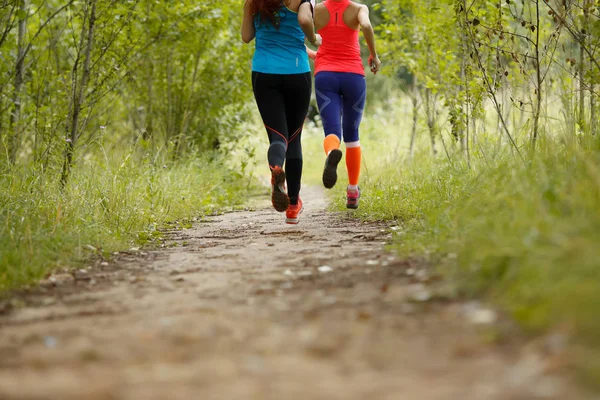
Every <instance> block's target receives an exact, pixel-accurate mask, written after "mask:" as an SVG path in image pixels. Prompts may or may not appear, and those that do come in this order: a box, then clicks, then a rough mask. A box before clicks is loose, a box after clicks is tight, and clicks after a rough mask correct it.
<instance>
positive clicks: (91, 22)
mask: <svg viewBox="0 0 600 400" xmlns="http://www.w3.org/2000/svg"><path fill="white" fill-rule="evenodd" d="M87 4H88V7H87V8H86V15H85V16H84V21H86V20H87V21H88V25H87V34H86V33H85V28H86V26H85V24H84V26H83V29H82V33H81V34H82V40H81V42H80V43H83V37H84V35H86V40H85V42H86V46H85V55H84V57H85V60H84V62H83V71H82V73H81V79H80V80H79V83H77V73H78V61H77V60H76V61H75V65H74V67H73V73H74V75H75V78H74V81H75V87H74V88H73V94H74V98H73V100H72V110H71V116H70V117H71V118H70V120H71V121H70V123H68V124H67V146H66V150H65V159H64V163H63V170H62V174H61V183H62V185H63V186H64V185H65V184H66V183H67V180H68V178H69V174H70V172H71V168H72V166H73V155H74V152H75V146H76V144H77V139H78V138H79V119H80V114H81V107H82V105H83V103H84V101H85V92H86V89H87V85H88V81H89V78H90V67H91V60H92V48H93V45H94V27H95V22H96V0H88V3H87ZM80 51H82V48H81V47H80V50H79V52H80ZM78 58H79V57H78Z"/></svg>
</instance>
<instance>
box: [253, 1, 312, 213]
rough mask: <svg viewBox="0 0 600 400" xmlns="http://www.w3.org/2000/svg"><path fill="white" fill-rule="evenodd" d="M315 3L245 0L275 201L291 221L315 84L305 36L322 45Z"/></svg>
mask: <svg viewBox="0 0 600 400" xmlns="http://www.w3.org/2000/svg"><path fill="white" fill-rule="evenodd" d="M313 7H314V1H311V0H245V4H244V18H243V20H242V40H243V41H244V42H246V43H250V42H251V41H252V40H254V39H256V47H255V51H254V58H253V60H252V89H253V91H254V98H255V99H256V105H257V106H258V111H259V112H260V116H261V117H262V120H263V123H264V125H265V130H266V131H267V135H268V137H269V144H270V145H269V150H268V152H267V160H268V161H269V167H270V169H271V202H272V203H273V207H274V208H275V210H277V211H280V212H284V211H285V216H286V219H285V222H286V223H288V224H297V223H298V220H299V218H298V216H299V214H300V213H301V212H302V200H301V199H300V186H301V184H300V183H301V180H302V166H303V160H302V143H301V137H302V128H303V126H304V121H305V119H306V114H307V113H308V105H309V103H310V94H311V88H312V80H311V73H310V65H309V64H308V54H307V53H306V47H305V46H304V41H305V39H308V41H309V42H310V43H312V44H313V45H316V46H319V45H320V44H321V37H320V35H318V34H316V33H315V27H314V24H313V15H312V13H313ZM286 183H287V189H286Z"/></svg>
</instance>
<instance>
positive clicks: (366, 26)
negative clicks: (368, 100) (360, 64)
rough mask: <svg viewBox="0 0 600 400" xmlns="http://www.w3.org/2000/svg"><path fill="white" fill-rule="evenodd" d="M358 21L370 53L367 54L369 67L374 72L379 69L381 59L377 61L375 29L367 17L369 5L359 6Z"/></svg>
mask: <svg viewBox="0 0 600 400" xmlns="http://www.w3.org/2000/svg"><path fill="white" fill-rule="evenodd" d="M358 23H359V24H360V29H361V30H362V32H363V35H364V37H365V40H366V41H367V46H368V47H369V52H370V53H371V55H370V56H369V67H371V71H372V72H373V73H374V74H376V73H377V71H379V65H380V64H381V61H379V57H378V56H377V49H376V48H375V31H374V30H373V26H372V25H371V20H370V19H369V7H367V6H365V5H363V6H361V7H360V10H359V11H358Z"/></svg>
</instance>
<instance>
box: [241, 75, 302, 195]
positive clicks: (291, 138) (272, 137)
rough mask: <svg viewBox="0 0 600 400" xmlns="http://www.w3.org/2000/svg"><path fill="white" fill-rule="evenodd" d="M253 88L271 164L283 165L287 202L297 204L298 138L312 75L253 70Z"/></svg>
mask: <svg viewBox="0 0 600 400" xmlns="http://www.w3.org/2000/svg"><path fill="white" fill-rule="evenodd" d="M252 89H253V90H254V98H255V99H256V104H257V105H258V110H259V111H260V115H261V117H262V120H263V123H264V124H265V128H266V129H267V135H268V136H269V143H270V144H271V145H270V146H269V151H268V153H267V157H268V160H269V166H270V167H275V166H279V167H283V164H284V161H285V175H286V179H287V186H288V196H289V197H290V204H294V205H295V204H297V203H298V195H299V193H300V180H301V179H302V143H301V141H300V137H301V135H302V128H303V126H304V120H305V119H306V115H307V114H308V106H309V103H310V93H311V90H312V86H311V75H310V72H307V73H305V74H290V75H279V74H263V73H261V72H252Z"/></svg>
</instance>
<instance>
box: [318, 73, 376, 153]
mask: <svg viewBox="0 0 600 400" xmlns="http://www.w3.org/2000/svg"><path fill="white" fill-rule="evenodd" d="M315 93H316V95H317V104H318V105H319V112H320V113H321V120H322V121H323V130H324V131H325V136H327V135H331V134H334V135H336V136H337V137H338V138H340V140H341V139H342V133H343V137H344V142H346V143H354V142H358V127H359V125H360V121H361V120H362V115H363V110H364V108H365V100H366V97H367V83H366V81H365V77H364V76H362V75H359V74H353V73H349V72H327V71H324V72H319V73H318V74H317V75H316V76H315ZM342 128H343V129H342Z"/></svg>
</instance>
